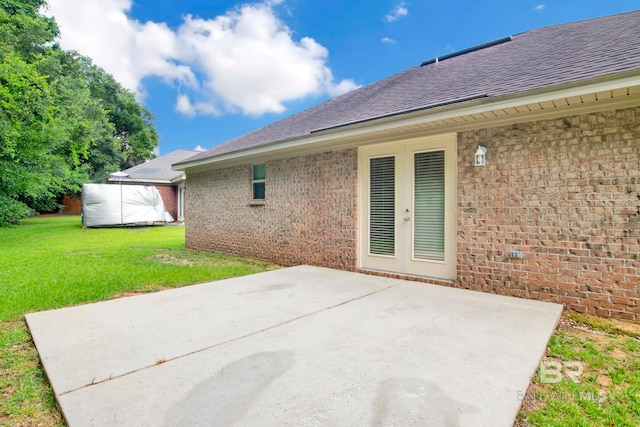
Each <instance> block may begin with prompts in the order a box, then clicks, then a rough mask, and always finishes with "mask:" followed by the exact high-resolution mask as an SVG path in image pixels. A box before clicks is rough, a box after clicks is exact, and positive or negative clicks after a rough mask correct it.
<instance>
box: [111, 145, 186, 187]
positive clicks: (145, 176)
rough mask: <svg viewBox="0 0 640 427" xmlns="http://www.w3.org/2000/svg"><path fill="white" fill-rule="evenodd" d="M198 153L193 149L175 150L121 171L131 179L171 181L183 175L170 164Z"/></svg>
mask: <svg viewBox="0 0 640 427" xmlns="http://www.w3.org/2000/svg"><path fill="white" fill-rule="evenodd" d="M196 153H198V151H195V150H176V151H174V152H171V153H169V154H165V155H164V156H160V157H156V158H155V159H153V160H149V161H148V162H145V163H142V164H139V165H136V166H134V167H132V168H129V169H126V170H124V171H123V172H126V173H128V174H129V175H130V176H131V180H132V181H147V180H148V181H168V182H172V181H174V180H176V179H179V178H181V177H182V176H183V175H184V172H182V171H174V170H172V169H171V165H172V164H174V163H178V162H181V161H183V160H186V159H188V158H189V157H192V156H193V155H194V154H196Z"/></svg>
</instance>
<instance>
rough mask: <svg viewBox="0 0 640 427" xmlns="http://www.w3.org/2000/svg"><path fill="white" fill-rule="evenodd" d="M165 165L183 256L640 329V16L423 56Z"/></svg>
mask: <svg viewBox="0 0 640 427" xmlns="http://www.w3.org/2000/svg"><path fill="white" fill-rule="evenodd" d="M174 169H177V170H183V171H186V172H187V173H188V175H189V184H188V185H189V193H188V197H187V199H188V203H187V219H186V235H187V246H188V247H189V248H194V249H204V250H210V251H221V252H226V253H231V254H235V255H240V256H245V257H251V258H258V259H264V260H269V261H273V262H276V263H279V264H283V265H295V264H312V265H320V266H326V267H332V268H338V269H346V270H354V271H362V272H369V273H372V274H385V275H390V276H394V277H406V278H410V279H413V280H422V281H426V282H432V283H437V284H442V285H447V286H456V287H461V288H468V289H474V290H480V291H486V292H493V293H497V294H504V295H512V296H517V297H526V298H535V299H540V300H546V301H553V302H560V303H564V304H566V306H568V307H570V308H572V309H574V310H578V311H582V312H588V313H595V314H599V315H603V316H612V317H620V318H626V319H635V320H640V291H639V289H638V287H639V284H640V11H636V12H629V13H623V14H619V15H614V16H608V17H603V18H598V19H592V20H586V21H580V22H575V23H569V24H563V25H556V26H551V27H545V28H540V29H536V30H533V31H528V32H525V33H522V34H518V35H514V36H511V37H506V38H503V39H500V40H496V41H493V42H490V43H486V44H484V45H481V46H476V47H474V48H471V49H467V50H464V51H461V52H457V53H454V54H450V55H446V56H444V57H440V58H434V59H432V60H428V61H424V62H423V63H422V64H420V65H419V66H416V67H414V68H410V69H408V70H406V71H403V72H401V73H399V74H396V75H393V76H391V77H388V78H386V79H383V80H381V81H378V82H376V83H373V84H371V85H369V86H366V87H363V88H360V89H358V90H355V91H353V92H350V93H348V94H345V95H342V96H340V97H337V98H334V99H332V100H330V101H328V102H325V103H323V104H320V105H317V106H315V107H313V108H310V109H308V110H305V111H302V112H300V113H297V114H294V115H292V116H290V117H287V118H285V119H283V120H281V121H278V122H276V123H273V124H270V125H268V126H266V127H264V128H261V129H258V130H256V131H254V132H252V133H249V134H246V135H243V136H240V137H238V138H236V139H234V140H231V141H229V142H227V143H225V144H222V145H220V146H218V147H215V148H213V149H211V150H208V151H205V152H202V153H199V154H197V155H195V156H194V157H191V158H189V159H187V160H185V161H182V162H180V163H178V164H177V165H174Z"/></svg>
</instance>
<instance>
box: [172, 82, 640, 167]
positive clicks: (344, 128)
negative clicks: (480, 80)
mask: <svg viewBox="0 0 640 427" xmlns="http://www.w3.org/2000/svg"><path fill="white" fill-rule="evenodd" d="M638 85H640V70H632V71H625V72H622V73H618V74H608V75H606V76H599V77H595V78H591V79H587V80H580V81H575V82H570V83H563V84H560V85H554V86H547V87H544V88H538V89H533V90H530V91H526V92H518V93H512V94H508V95H503V96H497V97H488V98H487V97H482V98H474V99H473V100H470V101H466V102H458V103H455V104H450V103H448V104H447V105H444V106H441V107H433V108H429V109H420V110H419V111H417V112H407V113H406V114H402V115H391V116H389V115H387V116H383V117H381V118H374V119H370V120H367V121H359V122H355V123H353V124H345V125H340V127H338V128H335V127H332V128H327V129H326V130H319V131H316V132H314V133H310V134H306V135H302V136H299V137H295V138H291V139H289V140H281V141H274V142H270V143H265V144H260V145H257V146H253V147H248V148H245V149H241V150H236V151H231V152H228V153H223V154H219V155H213V156H210V157H205V158H201V159H197V160H193V161H189V160H188V159H187V161H183V162H179V163H174V164H173V165H172V169H173V170H182V171H188V170H189V169H207V168H208V167H210V166H212V165H214V164H220V163H226V162H230V161H234V160H239V159H242V158H248V157H250V156H259V155H262V156H265V157H266V156H269V155H271V154H275V152H279V151H284V150H289V149H294V148H297V149H303V148H304V147H310V146H315V145H317V144H321V143H323V142H324V143H327V142H330V141H332V140H335V139H337V138H346V137H357V136H358V135H364V134H368V133H371V132H375V131H383V130H387V129H392V128H396V127H400V126H411V125H417V124H421V123H424V122H432V121H437V120H445V119H450V118H453V117H459V116H465V115H471V114H481V113H483V112H488V111H491V110H497V109H507V108H514V107H517V106H522V105H526V104H531V103H541V102H547V101H553V100H557V99H559V98H569V97H575V96H580V95H586V94H590V93H596V92H602V91H607V90H615V89H622V88H626V87H630V86H638Z"/></svg>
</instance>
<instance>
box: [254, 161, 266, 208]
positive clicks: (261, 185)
mask: <svg viewBox="0 0 640 427" xmlns="http://www.w3.org/2000/svg"><path fill="white" fill-rule="evenodd" d="M265 178H266V168H265V165H264V164H261V165H253V172H252V178H251V187H252V198H253V200H264V196H265Z"/></svg>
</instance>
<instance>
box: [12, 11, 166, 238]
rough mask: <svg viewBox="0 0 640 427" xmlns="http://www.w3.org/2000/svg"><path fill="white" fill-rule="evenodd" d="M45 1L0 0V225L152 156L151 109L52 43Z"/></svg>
mask: <svg viewBox="0 0 640 427" xmlns="http://www.w3.org/2000/svg"><path fill="white" fill-rule="evenodd" d="M45 5H46V2H45V1H44V0H0V226H3V225H8V224H13V223H16V222H18V221H19V220H20V219H21V218H25V217H26V216H28V215H30V214H31V213H32V212H34V211H47V210H51V209H54V208H56V206H57V205H58V201H59V200H60V199H61V197H62V195H63V194H68V193H79V191H80V188H81V184H82V183H83V182H87V181H89V180H92V181H95V180H101V179H104V178H106V176H108V174H109V173H111V172H115V171H117V170H122V169H125V168H128V167H131V166H133V165H135V164H138V163H140V162H143V161H144V160H146V159H150V158H152V157H153V149H154V148H155V147H156V145H157V141H158V135H157V133H156V131H155V128H154V127H153V124H152V120H153V115H152V114H151V113H150V112H149V111H148V110H147V109H146V108H145V107H144V106H143V105H141V104H140V103H138V102H137V101H136V100H135V97H134V95H133V94H132V93H131V92H129V91H127V90H125V89H124V88H123V87H122V86H121V85H120V84H118V83H117V82H116V81H115V80H114V79H113V77H112V76H111V75H109V74H107V73H106V72H105V71H104V70H102V69H100V68H98V67H96V66H95V65H93V64H92V63H91V60H90V59H89V58H86V57H83V56H81V55H79V54H77V53H76V52H68V51H64V50H62V49H61V48H60V47H59V46H58V45H57V44H55V43H54V42H55V38H56V37H57V35H58V28H57V25H56V23H55V21H54V20H53V19H51V18H47V17H44V16H42V15H40V13H39V11H40V10H41V8H42V7H43V6H45Z"/></svg>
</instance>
